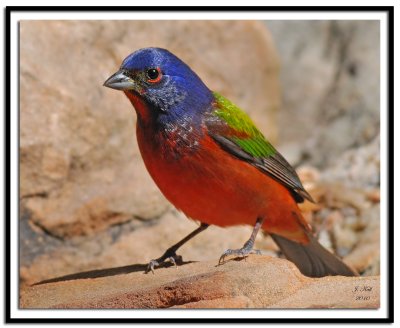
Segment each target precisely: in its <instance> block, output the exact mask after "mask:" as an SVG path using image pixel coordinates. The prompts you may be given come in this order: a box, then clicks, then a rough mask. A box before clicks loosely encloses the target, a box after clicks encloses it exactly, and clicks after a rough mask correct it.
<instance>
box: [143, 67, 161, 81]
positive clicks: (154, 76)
mask: <svg viewBox="0 0 400 328" xmlns="http://www.w3.org/2000/svg"><path fill="white" fill-rule="evenodd" d="M146 75H147V79H148V80H147V81H148V82H150V83H157V82H159V81H160V80H161V77H162V74H161V70H160V68H159V67H157V68H149V69H148V70H147V71H146Z"/></svg>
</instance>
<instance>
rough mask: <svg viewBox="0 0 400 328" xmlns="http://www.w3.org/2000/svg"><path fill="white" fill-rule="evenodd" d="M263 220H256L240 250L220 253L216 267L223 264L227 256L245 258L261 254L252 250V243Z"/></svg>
mask: <svg viewBox="0 0 400 328" xmlns="http://www.w3.org/2000/svg"><path fill="white" fill-rule="evenodd" d="M263 222H264V218H258V219H257V221H256V224H255V225H254V228H253V232H252V233H251V236H250V238H249V240H248V241H246V242H245V243H244V245H243V247H242V248H239V249H227V250H226V251H225V252H223V253H222V255H221V257H220V258H219V261H218V265H220V264H221V263H223V262H224V259H225V257H227V256H229V255H236V256H242V257H244V256H246V255H248V254H261V251H260V250H258V249H253V246H254V241H255V239H256V236H257V233H258V231H259V230H260V228H261V226H262V225H263Z"/></svg>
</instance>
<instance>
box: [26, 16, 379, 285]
mask: <svg viewBox="0 0 400 328" xmlns="http://www.w3.org/2000/svg"><path fill="white" fill-rule="evenodd" d="M147 46H158V47H164V48H168V49H169V50H171V51H172V52H174V53H175V54H177V55H178V56H179V57H181V58H182V59H183V60H184V61H186V62H187V63H189V64H190V66H191V67H192V68H193V69H194V70H195V71H196V72H197V73H198V74H199V75H200V76H201V77H202V78H203V80H204V81H205V82H206V84H207V85H208V86H209V87H210V88H212V89H214V90H217V91H219V92H221V93H222V94H224V95H226V96H227V97H228V98H230V99H231V100H233V101H234V102H235V103H237V104H238V105H240V106H241V107H242V108H243V109H245V110H246V111H247V112H248V113H249V114H250V116H251V117H252V118H253V119H254V121H256V122H257V124H258V126H259V127H260V129H261V130H262V131H263V132H264V134H265V135H266V136H268V138H270V140H271V141H272V142H273V143H275V144H276V145H277V147H278V149H279V150H280V151H281V152H282V153H283V154H284V155H285V157H287V159H288V160H289V162H291V163H292V164H293V165H295V166H296V167H297V168H298V172H299V174H300V175H301V178H302V179H303V181H304V184H305V187H306V189H308V190H309V191H310V193H311V194H312V195H313V197H314V198H315V199H316V200H317V201H318V204H317V205H314V204H310V203H306V204H304V205H302V208H303V211H304V213H305V216H306V218H307V219H308V220H309V221H310V222H312V225H313V227H314V229H315V231H316V233H317V234H318V236H319V238H320V241H321V243H323V244H324V245H325V246H326V247H328V248H330V249H331V250H332V251H334V252H336V253H337V254H339V255H340V256H342V257H344V259H345V260H346V262H347V263H349V264H351V265H353V266H354V267H355V268H356V269H357V270H358V271H359V272H360V273H361V274H363V275H379V220H380V212H379V203H380V191H379V183H380V181H379V165H380V161H379V123H380V122H379V23H378V22H374V21H368V22H363V21H357V22H356V21H335V22H323V21H312V22H311V21H308V22H307V21H304V22H302V21H297V22H290V21H271V22H251V21H241V22H235V21H224V22H223V21H207V22H205V21H179V22H172V21H159V22H150V21H136V22H134V21H22V22H20V218H19V219H20V225H19V227H20V281H21V288H22V289H23V290H24V289H26V288H27V286H28V285H30V284H32V283H35V282H38V281H41V280H44V279H49V278H53V277H57V276H62V275H67V274H73V273H79V272H82V271H87V270H96V269H104V268H113V267H114V268H115V267H121V266H127V265H131V264H135V263H147V262H148V261H149V260H150V259H152V258H156V257H158V256H159V255H161V254H162V253H163V252H164V250H165V249H166V248H167V247H168V246H170V245H171V244H173V243H175V242H176V241H177V240H179V239H180V238H181V237H182V236H184V235H185V234H187V233H189V232H190V231H192V230H193V229H194V228H195V227H196V224H195V223H193V222H192V221H190V220H187V219H186V218H184V216H183V215H182V214H181V213H179V212H178V211H176V210H175V209H174V208H173V207H172V206H171V205H170V204H169V203H168V202H167V201H166V200H165V198H164V197H163V196H162V195H161V193H160V192H159V191H158V189H157V187H156V186H155V185H154V183H153V182H152V180H151V178H150V177H149V175H148V174H147V172H146V170H145V168H144V165H143V163H142V160H141V157H140V154H139V151H138V147H137V143H136V140H135V138H136V137H135V120H136V117H135V114H134V110H133V109H132V108H131V105H130V103H129V101H128V100H127V99H125V97H124V96H123V94H122V93H119V92H116V91H114V90H110V89H107V88H104V87H102V83H103V82H104V80H105V79H106V78H107V77H108V76H109V75H110V74H112V73H113V72H114V71H115V70H116V69H117V68H118V67H119V65H120V63H121V61H122V59H123V58H124V57H125V56H127V55H128V54H129V53H131V52H132V51H134V50H136V49H138V48H142V47H147ZM250 232H251V227H232V228H229V229H221V228H218V227H211V228H209V229H208V230H207V231H205V232H203V233H202V234H201V235H199V236H198V237H196V238H195V239H194V240H193V241H191V242H190V243H188V244H187V245H185V246H184V247H182V249H181V252H180V254H181V255H183V257H184V259H186V260H192V261H207V260H215V261H216V259H217V258H219V256H220V254H221V253H222V252H223V251H224V250H225V249H227V248H237V247H238V246H241V245H242V244H243V242H244V241H245V240H247V238H248V237H249V235H250ZM256 246H257V247H258V248H260V249H262V250H263V251H264V253H266V254H268V255H273V256H279V255H280V254H279V252H278V251H277V248H276V246H275V245H274V244H273V242H272V241H271V239H270V238H269V237H268V236H262V235H260V236H259V237H258V240H257V245H256ZM28 289H29V288H28Z"/></svg>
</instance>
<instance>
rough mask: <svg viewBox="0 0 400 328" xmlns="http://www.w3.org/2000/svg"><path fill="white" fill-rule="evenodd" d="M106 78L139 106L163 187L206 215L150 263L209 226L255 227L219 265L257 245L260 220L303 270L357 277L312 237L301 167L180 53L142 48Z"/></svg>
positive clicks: (148, 160)
mask: <svg viewBox="0 0 400 328" xmlns="http://www.w3.org/2000/svg"><path fill="white" fill-rule="evenodd" d="M104 86H106V87H109V88H113V89H117V90H122V91H123V92H124V93H125V95H126V96H127V97H128V99H129V100H130V101H131V103H132V105H133V106H134V108H135V110H136V113H137V126H136V134H137V140H138V144H139V148H140V152H141V155H142V157H143V160H144V163H145V165H146V168H147V170H148V171H149V173H150V175H151V176H152V178H153V179H154V181H155V183H156V184H157V186H158V187H159V188H160V190H161V191H162V193H163V194H164V195H165V197H166V198H167V199H168V200H169V201H170V202H171V203H172V204H173V205H174V206H175V207H176V208H177V209H179V210H181V211H182V212H183V213H185V214H186V215H187V216H188V217H189V218H191V219H194V220H197V221H199V222H201V224H200V226H199V227H198V228H197V229H196V230H194V231H193V232H192V233H190V234H189V235H188V236H186V237H185V238H183V239H182V240H181V241H180V242H178V243H177V244H175V245H173V246H171V247H170V248H169V249H168V250H167V251H166V252H165V253H164V254H163V255H162V256H161V257H160V258H158V259H156V260H152V261H150V263H149V269H148V271H149V270H151V271H153V269H154V267H155V266H157V265H159V264H160V263H162V262H164V261H166V260H167V259H170V260H171V261H173V262H175V260H177V259H179V258H180V257H179V256H178V255H177V254H176V251H177V249H178V248H179V247H180V246H182V245H183V244H184V243H186V242H187V241H188V240H189V239H191V238H193V237H194V236H196V235H197V234H198V233H200V232H201V231H203V230H205V229H206V228H207V227H208V226H209V225H217V226H220V227H227V226H234V225H252V226H254V230H253V232H252V234H251V236H250V238H249V240H248V241H247V242H246V243H245V244H244V245H243V247H242V248H239V249H228V250H226V251H225V252H224V253H223V254H222V256H221V257H220V263H221V262H223V261H224V259H225V258H226V257H227V256H228V255H233V256H246V255H247V254H250V253H258V252H259V251H257V250H254V249H253V245H254V240H255V237H256V235H257V233H258V231H259V229H260V228H261V229H262V230H264V231H265V232H268V233H269V234H270V235H271V236H272V238H273V240H274V241H275V242H276V243H277V245H278V246H279V247H280V249H281V250H282V252H283V253H284V254H285V256H286V257H287V259H289V260H290V261H292V262H294V263H295V264H296V266H297V267H298V268H299V270H300V271H301V272H302V273H303V274H305V275H307V276H313V277H321V276H326V275H346V276H354V275H356V272H354V271H353V270H352V269H351V268H349V267H348V266H347V265H346V264H344V263H343V262H342V261H341V260H340V259H339V258H338V257H336V256H335V255H333V254H332V253H330V252H329V251H328V250H326V249H325V248H324V247H323V246H321V245H320V244H319V243H318V241H317V240H316V238H315V237H314V236H313V234H312V231H311V228H310V226H309V225H308V224H307V222H306V221H305V220H304V218H303V216H302V214H301V212H300V210H299V207H298V205H297V203H300V202H303V201H304V200H305V199H306V200H308V201H313V200H312V198H311V196H310V195H309V194H308V193H307V191H305V190H304V188H303V186H302V184H301V182H300V179H299V177H298V176H297V174H296V172H295V170H294V169H293V168H292V167H291V166H290V164H289V163H288V162H287V161H286V160H285V159H284V158H283V156H282V155H281V154H280V153H279V152H278V151H277V150H276V149H275V148H274V147H273V146H272V145H271V143H270V142H269V141H268V140H267V139H266V138H265V137H264V136H263V135H262V134H261V132H260V131H259V130H258V129H257V128H256V126H255V125H254V123H253V122H252V121H251V119H250V118H249V116H247V114H246V113H245V112H243V111H242V110H241V109H240V108H238V107H237V106H236V105H234V104H233V103H232V102H230V101H229V100H228V99H226V98H224V97H223V96H222V95H220V94H218V93H217V92H213V91H211V90H210V89H209V88H208V87H207V86H206V85H205V84H204V83H203V82H202V80H201V79H200V78H199V77H198V76H197V74H196V73H195V72H193V71H192V70H191V69H190V67H189V66H188V65H186V64H185V63H184V62H183V61H181V60H180V59H179V58H177V57H176V56H175V55H173V54H172V53H171V52H169V51H168V50H165V49H161V48H144V49H140V50H137V51H136V52H134V53H132V54H130V55H129V56H128V57H127V58H126V59H125V60H124V61H123V62H122V65H121V67H120V69H119V70H118V71H117V72H116V73H115V74H113V75H112V76H111V77H110V78H108V79H107V80H106V82H105V83H104ZM153 273H154V271H153Z"/></svg>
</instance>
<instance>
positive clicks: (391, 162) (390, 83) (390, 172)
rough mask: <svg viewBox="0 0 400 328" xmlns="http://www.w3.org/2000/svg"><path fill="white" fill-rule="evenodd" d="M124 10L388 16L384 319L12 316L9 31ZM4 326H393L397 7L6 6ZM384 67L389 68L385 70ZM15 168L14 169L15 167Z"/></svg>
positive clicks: (333, 315)
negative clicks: (55, 15)
mask: <svg viewBox="0 0 400 328" xmlns="http://www.w3.org/2000/svg"><path fill="white" fill-rule="evenodd" d="M22 11H24V12H27V11H28V12H63V11H68V12H70V11H73V12H119V11H124V12H126V11H135V12H149V11H158V12H199V11H201V12H252V11H254V12H260V11H266V12H289V11H302V12H328V11H335V12H352V11H355V12H377V11H378V12H385V13H386V14H387V18H388V20H387V21H388V26H387V30H388V40H387V45H388V49H387V55H388V58H387V63H388V67H387V70H388V81H387V83H388V94H387V99H388V104H387V109H388V131H387V134H388V136H387V137H388V167H387V168H386V169H387V172H388V199H387V200H385V201H387V203H388V213H387V219H388V225H387V228H388V231H387V237H388V238H387V241H386V242H387V244H388V254H387V256H388V276H387V277H385V279H387V282H388V299H387V304H388V313H387V317H385V318H338V317H336V315H335V313H334V312H332V317H331V318H284V316H282V318H267V317H266V318H254V319H247V318H246V319H245V318H242V319H240V318H239V319H238V318H232V319H229V318H205V317H203V315H201V313H200V312H199V316H198V317H197V318H190V319H188V318H147V319H142V318H132V319H115V318H112V319H111V318H109V319H104V318H101V319H96V318H90V319H86V318H68V319H49V318H13V317H11V309H10V275H11V271H10V256H11V254H10V251H11V250H10V238H11V234H10V220H11V218H10V206H11V205H10V190H11V189H10V172H11V171H10V170H11V167H10V144H11V138H13V137H15V136H13V135H11V132H10V122H11V121H10V99H11V89H12V88H13V87H15V86H12V85H11V83H10V81H11V77H10V74H11V72H10V60H11V58H10V56H11V49H10V41H11V40H10V37H11V35H10V31H11V15H12V14H13V13H16V12H22ZM4 15H5V78H4V86H5V110H4V113H5V114H4V115H5V116H4V118H5V130H4V131H5V147H4V149H5V172H4V176H5V186H4V195H5V213H4V214H5V215H4V217H5V263H4V264H5V266H4V267H5V287H6V289H5V295H4V306H5V322H6V323H45V324H48V323H236V324H237V323H303V324H304V323H313V324H315V323H392V322H394V246H393V245H394V212H393V208H394V180H393V175H394V7H390V6H385V7H383V6H368V7H359V6H357V7H332V6H331V7H315V6H313V7H299V6H296V7H279V6H277V7H245V6H240V7H181V6H179V7H165V6H163V7H113V6H106V7H88V6H82V7H64V6H61V7H57V6H51V7H49V6H47V7H33V6H21V7H15V6H11V7H6V8H5V13H4ZM382 69H384V68H382ZM13 169H15V168H13Z"/></svg>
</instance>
